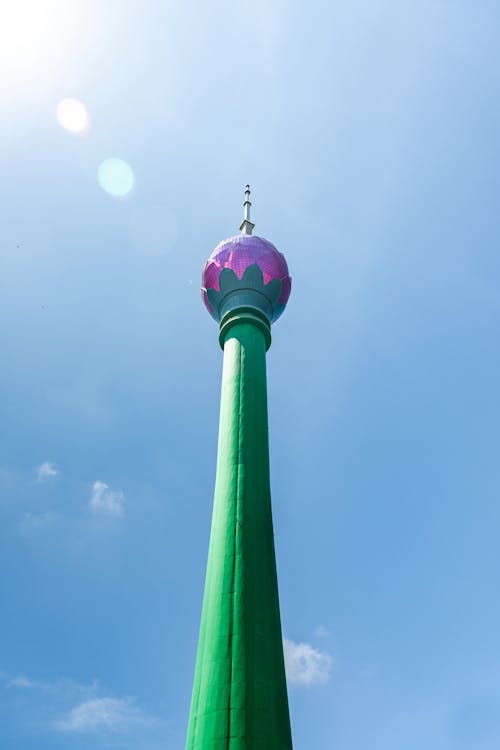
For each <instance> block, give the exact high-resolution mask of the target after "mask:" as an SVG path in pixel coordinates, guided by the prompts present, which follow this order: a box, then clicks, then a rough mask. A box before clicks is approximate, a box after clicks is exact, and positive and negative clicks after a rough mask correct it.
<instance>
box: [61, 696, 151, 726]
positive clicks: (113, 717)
mask: <svg viewBox="0 0 500 750" xmlns="http://www.w3.org/2000/svg"><path fill="white" fill-rule="evenodd" d="M153 723H155V720H154V719H153V718H152V717H151V716H148V715H147V714H145V713H144V712H143V711H142V710H141V709H140V708H139V707H138V706H136V705H135V703H134V701H133V700H132V699H131V698H92V699H91V700H86V701H83V703H79V704H78V705H77V706H75V707H74V708H72V709H71V711H69V713H68V714H67V715H66V716H65V717H64V718H62V719H60V720H59V721H57V722H55V725H54V726H55V727H56V729H59V730H60V731H61V732H99V731H111V732H123V731H127V730H128V729H130V728H131V727H133V726H137V725H145V724H147V725H150V724H153Z"/></svg>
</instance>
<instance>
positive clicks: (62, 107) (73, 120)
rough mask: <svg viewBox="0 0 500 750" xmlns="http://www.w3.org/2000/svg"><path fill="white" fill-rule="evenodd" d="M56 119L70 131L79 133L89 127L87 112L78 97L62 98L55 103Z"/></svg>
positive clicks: (84, 131)
mask: <svg viewBox="0 0 500 750" xmlns="http://www.w3.org/2000/svg"><path fill="white" fill-rule="evenodd" d="M57 121H58V123H59V125H60V126H61V127H62V128H64V129H65V130H69V132H70V133H75V134H78V135H81V134H83V133H86V132H87V131H88V129H89V114H88V112H87V108H86V106H85V104H83V102H81V101H79V100H78V99H63V100H62V101H61V102H59V104H58V105H57Z"/></svg>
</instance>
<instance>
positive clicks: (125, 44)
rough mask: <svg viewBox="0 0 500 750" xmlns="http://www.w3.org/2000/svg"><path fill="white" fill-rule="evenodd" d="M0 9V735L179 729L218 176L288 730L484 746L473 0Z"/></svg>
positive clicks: (67, 747)
mask: <svg viewBox="0 0 500 750" xmlns="http://www.w3.org/2000/svg"><path fill="white" fill-rule="evenodd" d="M42 6H43V7H42ZM1 16H2V18H1V22H0V28H1V31H0V42H1V43H0V59H1V63H2V70H3V74H2V78H1V82H0V95H1V96H0V102H1V117H0V148H1V151H2V154H1V156H2V176H1V206H2V212H1V213H2V220H1V222H0V239H1V245H0V248H1V268H0V287H1V290H0V315H1V320H2V326H1V327H0V336H1V351H2V355H3V356H2V360H3V366H2V368H1V369H0V381H1V389H2V394H3V398H2V430H1V453H0V497H1V502H0V513H1V519H0V537H1V544H0V555H1V565H2V570H3V576H2V583H1V588H2V591H1V598H2V603H3V607H2V611H3V614H2V618H1V621H0V638H1V642H2V644H3V648H2V658H1V663H0V744H1V746H2V748H5V750H32V749H34V748H36V750H62V749H63V748H64V750H73V748H74V750H84V749H85V750H86V749H87V748H88V747H92V748H95V749H96V750H107V749H108V748H109V749H110V750H113V749H116V750H118V749H119V750H127V749H128V748H140V750H159V749H160V748H162V750H182V748H183V743H184V737H185V730H186V724H187V715H188V710H189V701H190V692H191V683H192V677H193V669H194V659H195V650H196V641H197V631H198V626H199V618H200V609H201V597H202V591H203V578H204V568H205V562H206V554H207V548H208V536H209V527H210V516H211V504H212V492H213V483H214V472H215V456H216V437H217V420H218V405H219V388H220V374H221V351H220V349H219V347H218V343H217V329H216V326H215V325H214V322H213V321H212V320H211V318H210V317H209V316H208V315H207V313H206V311H205V309H204V308H203V306H202V303H201V300H200V295H199V286H200V275H201V269H202V265H203V262H204V260H205V259H206V257H207V256H208V254H209V253H210V252H211V251H212V249H213V247H214V246H215V245H216V244H217V243H218V242H219V241H220V240H222V239H224V238H225V237H227V236H229V235H231V234H232V233H233V232H234V231H235V229H236V228H237V226H238V225H239V222H240V221H241V203H242V197H243V193H242V189H243V186H244V184H245V183H246V182H250V183H251V185H252V189H253V194H252V198H253V203H254V206H253V218H254V221H255V222H256V233H258V234H262V235H263V236H265V237H267V238H268V239H270V240H271V241H273V242H274V243H275V244H276V245H277V246H278V248H279V249H280V250H281V251H282V252H284V253H285V254H286V257H287V259H288V262H289V266H290V270H291V274H292V277H293V289H292V295H291V298H290V302H289V305H288V309H287V310H286V312H285V314H284V315H283V317H282V318H281V319H280V321H279V322H278V323H277V324H276V326H275V327H274V334H273V335H274V339H273V345H272V347H271V350H270V352H269V356H268V371H269V410H270V441H271V465H272V477H271V479H272V489H273V504H274V515H275V533H276V545H277V559H278V569H279V581H280V595H281V608H282V621H283V630H284V635H285V637H286V639H287V657H288V670H289V684H290V707H291V718H292V728H293V735H294V742H295V748H296V750H306V749H307V750H309V749H310V748H314V750H332V749H334V748H339V750H340V749H341V750H362V749H363V750H364V749H365V748H368V747H369V748H370V750H382V749H383V750H401V749H402V748H404V750H421V748H423V747H425V748H426V750H493V748H495V749H496V748H498V747H499V745H500V718H499V717H500V655H499V649H498V633H499V632H500V603H499V597H498V590H499V584H500V580H499V578H500V576H499V569H500V568H499V563H500V552H499V545H498V536H499V521H500V511H499V502H498V496H499V490H498V488H499V485H500V462H499V460H498V444H499V437H500V435H499V423H500V420H499V416H500V415H499V405H500V404H499V395H498V384H499V379H500V345H499V337H498V330H499V322H500V320H499V318H500V315H499V313H500V296H499V281H500V260H499V252H498V246H499V245H498V236H499V229H500V227H499V224H500V219H499V217H500V212H499V208H498V201H499V187H500V176H499V175H500V149H499V136H498V133H499V126H500V106H499V101H500V96H499V95H500V51H499V47H498V33H497V30H498V24H499V22H500V9H499V7H498V5H497V3H494V2H488V1H487V0H484V1H481V0H480V1H479V2H476V3H469V2H464V1H463V2H461V1H460V0H457V1H454V2H451V1H450V2H446V1H444V0H432V1H431V0H423V1H422V2H419V3H414V2H407V1H405V0H401V1H399V2H395V0H392V1H389V0H387V1H385V2H384V1H383V0H380V1H378V0H366V1H364V2H363V1H362V0H352V1H351V2H335V1H333V2H328V3H327V2H316V0H312V1H311V2H309V3H307V4H305V3H296V2H284V0H283V1H277V0H276V1H275V0H266V2H264V1H263V0H257V1H256V2H254V3H252V4H251V5H249V4H248V3H237V2H217V1H215V2H212V3H201V2H199V0H186V1H185V2H182V3H180V2H178V3H173V2H171V3H166V2H162V3H160V2H153V1H152V0H142V2H132V1H131V0H121V1H120V2H111V1H110V2H106V3H102V2H93V1H92V0H86V1H85V2H83V0H81V2H78V1H76V0H75V1H74V2H69V1H68V2H64V3H63V2H55V1H50V0H47V2H44V3H35V2H34V0H33V1H29V0H28V1H24V2H23V1H22V0H20V1H18V2H16V3H11V4H10V7H9V4H6V7H5V8H3V9H2V11H1ZM66 98H76V99H77V100H79V101H81V102H82V103H83V104H84V105H85V107H86V109H87V111H88V114H89V117H90V126H89V127H88V129H87V130H86V132H85V133H84V134H76V135H75V134H73V133H71V132H68V131H67V130H65V129H64V128H63V127H61V125H60V124H59V122H58V120H57V116H56V113H57V108H58V105H59V104H60V102H61V101H62V100H64V99H66ZM108 158H118V159H121V160H124V161H125V162H126V163H127V164H128V165H130V167H131V169H132V171H133V175H134V180H135V181H134V187H133V189H132V190H131V191H130V192H129V193H128V194H127V195H126V196H122V197H114V196H113V195H110V194H109V193H107V192H106V191H105V190H104V189H103V188H102V186H101V184H100V183H99V181H98V169H99V166H100V165H101V164H102V163H103V161H104V160H106V159H108ZM100 174H101V175H102V170H101V172H100Z"/></svg>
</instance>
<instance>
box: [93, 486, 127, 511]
mask: <svg viewBox="0 0 500 750" xmlns="http://www.w3.org/2000/svg"><path fill="white" fill-rule="evenodd" d="M124 506H125V497H124V495H123V492H120V491H114V490H110V489H109V487H108V485H107V484H106V483H105V482H101V481H100V480H97V481H96V482H94V484H93V485H92V494H91V496H90V507H91V508H92V510H93V511H94V513H101V514H106V515H112V516H121V515H122V514H123V512H124V509H125V508H124Z"/></svg>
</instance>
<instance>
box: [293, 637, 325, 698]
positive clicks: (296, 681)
mask: <svg viewBox="0 0 500 750" xmlns="http://www.w3.org/2000/svg"><path fill="white" fill-rule="evenodd" d="M283 649H284V654H285V668H286V676H287V680H288V682H289V684H290V685H302V686H306V687H308V686H309V685H315V684H318V683H323V682H326V681H327V680H328V678H329V676H330V669H331V666H332V658H331V656H330V655H329V654H327V653H325V652H324V651H318V650H317V649H315V648H313V647H312V646H311V645H310V644H309V643H294V641H290V640H288V638H284V639H283Z"/></svg>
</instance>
